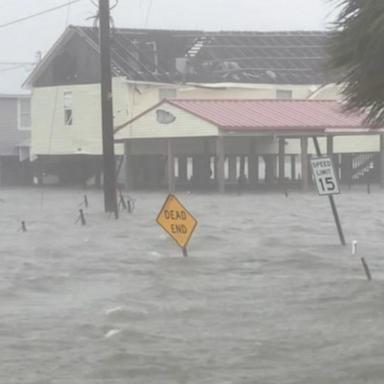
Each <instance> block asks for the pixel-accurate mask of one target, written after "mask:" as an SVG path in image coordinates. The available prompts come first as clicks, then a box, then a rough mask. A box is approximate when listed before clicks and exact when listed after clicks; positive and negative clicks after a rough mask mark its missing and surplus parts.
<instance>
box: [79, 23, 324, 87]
mask: <svg viewBox="0 0 384 384" xmlns="http://www.w3.org/2000/svg"><path fill="white" fill-rule="evenodd" d="M79 28H81V31H82V32H83V33H84V34H85V35H86V36H87V37H88V38H89V39H90V40H91V41H92V42H93V43H95V44H97V42H98V31H97V30H96V29H94V28H84V27H79ZM327 36H328V34H327V32H307V31H302V32H225V31H223V32H202V31H166V30H164V31H162V30H132V29H131V30H130V29H116V30H115V31H114V34H113V37H112V60H113V64H114V67H115V70H117V71H119V72H120V73H121V74H123V75H125V76H127V78H129V79H132V80H143V81H148V80H150V81H164V82H168V81H172V82H174V81H177V80H179V81H180V80H186V81H191V82H204V83H210V82H241V83H278V84H323V83H325V82H328V81H327V80H328V79H327V77H329V76H326V74H325V71H324V68H323V66H324V61H325V57H326V53H325V46H326V44H327Z"/></svg>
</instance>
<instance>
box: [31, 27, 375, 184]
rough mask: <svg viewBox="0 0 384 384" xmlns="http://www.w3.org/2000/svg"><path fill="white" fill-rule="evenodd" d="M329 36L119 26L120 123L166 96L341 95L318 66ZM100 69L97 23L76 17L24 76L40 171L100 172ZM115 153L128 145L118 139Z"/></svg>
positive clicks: (75, 175)
mask: <svg viewBox="0 0 384 384" xmlns="http://www.w3.org/2000/svg"><path fill="white" fill-rule="evenodd" d="M326 42H327V34H326V33H325V32H225V31H224V32H202V31H167V30H131V29H116V30H115V31H114V33H113V36H112V38H111V52H112V68H113V106H114V126H115V127H119V126H121V125H123V124H124V123H125V122H127V121H129V120H131V119H132V118H133V117H135V116H137V115H139V114H140V113H141V112H143V111H145V110H146V109H148V108H149V107H150V106H152V105H154V104H156V103H157V102H158V101H160V100H162V99H164V98H181V99H324V98H326V99H335V98H337V95H338V89H337V87H336V86H335V85H334V81H335V79H333V78H331V77H330V76H328V75H327V74H325V73H324V71H323V70H322V68H323V63H324V60H325V53H324V51H325V50H324V47H325V45H326ZM99 79H100V66H99V48H98V31H97V30H96V29H95V28H88V27H77V26H70V27H68V28H67V29H66V31H65V32H64V33H63V35H62V36H61V38H60V39H59V40H58V41H57V42H56V43H55V44H54V46H53V47H52V48H51V50H50V51H49V52H48V53H47V54H46V55H45V57H44V58H43V60H42V61H41V62H40V64H39V65H38V66H37V67H36V69H35V70H34V71H33V72H32V74H31V75H30V76H29V78H28V79H27V81H26V83H25V85H26V86H27V87H30V88H32V138H31V153H32V156H34V158H35V159H36V161H35V165H36V166H35V169H36V174H37V175H38V176H39V179H40V181H43V176H44V175H55V177H56V178H58V179H59V180H60V181H62V182H76V183H80V182H81V183H84V182H90V181H91V180H96V182H99V181H100V174H101V153H102V145H101V107H100V104H101V103H100V86H99ZM364 140H365V139H364ZM364 145H365V148H364V151H367V152H371V151H373V150H374V148H375V149H376V147H375V145H376V144H375V143H373V142H372V139H366V141H365V144H364ZM347 147H348V146H347ZM348 148H349V147H348ZM348 148H346V150H348ZM116 154H117V155H118V156H122V155H123V148H122V146H121V145H117V146H116Z"/></svg>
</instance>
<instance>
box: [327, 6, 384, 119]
mask: <svg viewBox="0 0 384 384" xmlns="http://www.w3.org/2000/svg"><path fill="white" fill-rule="evenodd" d="M337 3H338V6H340V14H339V16H338V19H337V21H336V23H335V28H334V32H333V33H332V34H331V44H330V61H329V64H330V67H331V68H332V69H333V70H337V72H338V73H340V72H341V74H342V78H341V81H340V83H341V84H342V85H343V93H344V96H345V101H346V110H349V111H364V112H366V113H367V122H368V123H370V124H371V125H372V126H378V125H381V126H382V125H383V124H384V0H338V1H337Z"/></svg>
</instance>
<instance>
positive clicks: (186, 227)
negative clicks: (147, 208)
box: [156, 195, 197, 248]
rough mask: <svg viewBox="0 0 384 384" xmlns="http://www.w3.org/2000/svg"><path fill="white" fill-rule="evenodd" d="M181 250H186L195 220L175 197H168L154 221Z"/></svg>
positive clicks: (195, 223) (195, 224)
mask: <svg viewBox="0 0 384 384" xmlns="http://www.w3.org/2000/svg"><path fill="white" fill-rule="evenodd" d="M156 222H157V224H159V225H160V227H162V228H163V229H164V230H165V231H166V232H167V233H168V234H169V235H170V236H171V237H172V239H173V240H175V241H176V243H177V244H179V246H180V247H181V248H186V246H187V244H188V241H189V239H190V238H191V237H192V234H193V231H194V230H195V228H196V226H197V220H196V219H195V218H194V217H193V216H192V215H191V214H190V213H189V212H188V211H187V209H186V208H185V207H184V206H183V204H181V203H180V201H179V200H178V199H177V198H176V196H175V195H169V196H168V197H167V200H165V203H164V205H163V208H161V211H160V213H159V215H158V216H157V219H156Z"/></svg>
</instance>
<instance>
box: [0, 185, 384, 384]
mask: <svg viewBox="0 0 384 384" xmlns="http://www.w3.org/2000/svg"><path fill="white" fill-rule="evenodd" d="M87 193H88V199H89V202H90V206H89V208H88V209H86V220H87V226H85V227H82V226H81V225H80V223H75V221H76V219H77V216H78V209H79V208H80V206H79V203H81V201H82V196H83V192H82V191H63V190H53V189H52V190H46V191H45V192H44V193H42V191H41V190H38V189H35V190H34V189H30V190H21V189H20V190H2V191H1V192H0V198H1V200H0V212H1V216H0V231H1V235H0V236H1V241H0V257H1V269H0V294H1V306H0V319H1V321H0V347H1V355H0V367H1V369H0V383H1V384H12V383H23V384H32V383H33V384H45V383H47V384H48V383H49V384H51V383H52V384H56V383H60V384H62V383H66V384H91V383H92V384H101V383H105V384H123V383H124V384H125V383H130V384H136V383H137V384H174V383H175V384H176V383H177V384H187V383H188V384H189V383H199V384H229V383H231V384H232V383H233V384H235V383H236V384H237V383H241V384H243V383H244V384H254V383H262V384H269V383H271V384H283V383H284V384H299V383H302V384H317V383H319V384H320V383H324V384H330V383H337V384H343V383H345V384H361V383H383V381H384V305H383V302H384V283H383V282H384V247H383V243H384V193H383V192H381V191H380V190H379V189H376V188H372V191H371V194H367V193H366V192H365V190H363V189H355V190H352V191H347V192H346V193H344V194H342V195H340V196H337V197H336V201H337V204H338V209H339V212H340V216H341V221H342V223H343V227H344V231H345V234H346V238H347V241H348V243H349V244H348V246H347V247H341V246H340V245H339V241H338V236H337V233H336V230H335V226H334V223H333V221H332V216H331V210H330V207H329V203H328V200H327V198H324V197H318V196H316V195H315V194H300V193H297V192H295V193H292V194H289V196H288V198H286V197H285V196H284V194H278V193H274V194H270V195H266V194H264V195H261V194H245V195H242V196H238V195H235V194H233V195H226V196H217V195H209V194H208V195H198V194H187V193H182V194H180V195H178V196H179V198H180V199H181V201H182V202H183V203H184V204H185V205H186V207H187V208H189V210H190V211H191V212H192V213H193V214H194V215H195V217H196V218H197V219H198V220H199V226H198V228H197V230H196V233H195V236H194V237H193V239H192V240H191V242H190V246H189V257H188V258H183V257H182V255H181V251H180V250H179V249H178V248H177V246H176V245H175V243H174V242H173V241H172V240H171V239H169V238H168V237H167V235H166V234H165V233H164V232H163V231H162V229H161V228H159V227H158V226H157V225H156V224H155V218H156V215H157V213H158V210H159V209H160V208H161V206H162V203H163V201H164V198H165V194H161V193H153V194H150V193H141V194H138V193H137V194H135V195H134V197H135V199H136V209H135V212H134V214H133V215H129V214H127V213H123V214H122V217H121V219H120V220H118V221H115V220H114V218H113V217H111V216H108V215H105V214H103V212H102V195H101V193H100V192H96V191H90V192H87ZM21 220H25V221H26V224H27V229H28V232H27V233H22V232H19V231H18V229H19V228H20V221H21ZM352 240H357V241H358V255H356V256H352V255H351V249H350V242H351V241H352ZM360 256H364V257H365V258H366V260H367V262H368V264H369V266H370V268H371V272H372V275H373V279H374V280H373V281H372V282H367V281H366V278H365V275H364V271H363V269H362V266H361V263H360V259H359V257H360Z"/></svg>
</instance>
